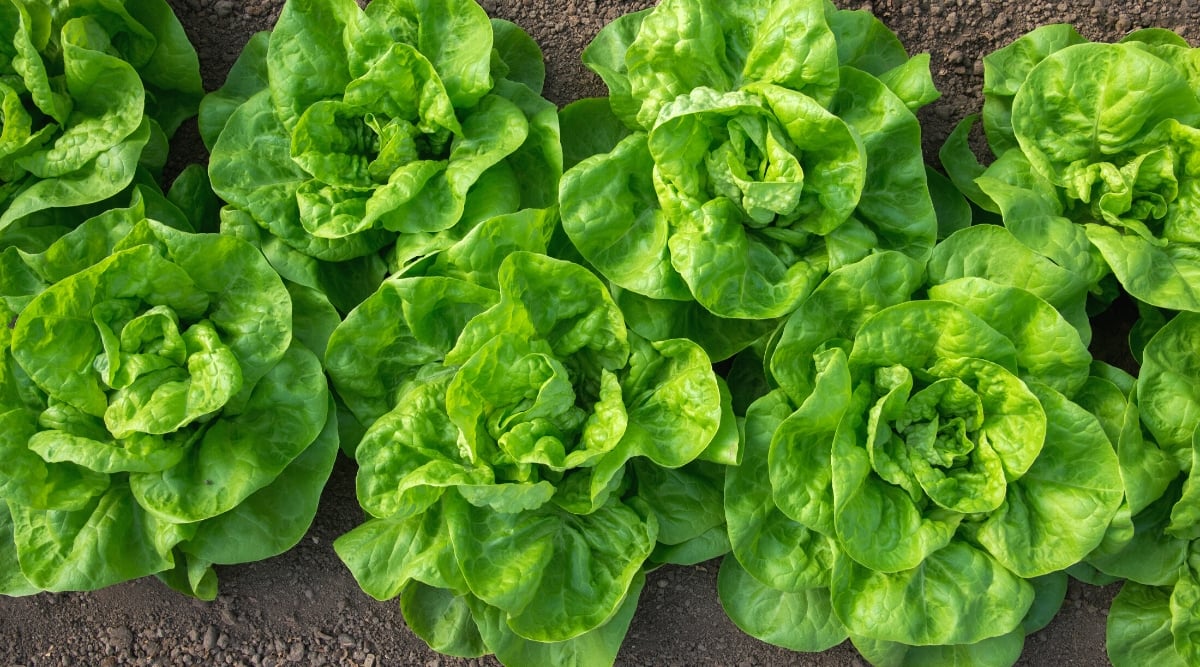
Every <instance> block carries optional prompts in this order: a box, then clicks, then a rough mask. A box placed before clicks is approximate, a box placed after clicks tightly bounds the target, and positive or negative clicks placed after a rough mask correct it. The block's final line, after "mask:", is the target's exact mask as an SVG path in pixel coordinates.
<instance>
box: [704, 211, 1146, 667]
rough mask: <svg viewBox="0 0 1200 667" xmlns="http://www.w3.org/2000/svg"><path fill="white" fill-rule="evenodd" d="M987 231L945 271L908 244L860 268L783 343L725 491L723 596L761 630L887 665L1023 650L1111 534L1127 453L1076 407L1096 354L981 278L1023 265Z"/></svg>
mask: <svg viewBox="0 0 1200 667" xmlns="http://www.w3.org/2000/svg"><path fill="white" fill-rule="evenodd" d="M993 229H995V230H997V231H998V232H1000V233H1006V232H1004V230H1003V229H1002V228H993ZM983 233H986V229H985V228H983V227H975V228H968V229H966V230H963V231H961V232H958V233H957V234H956V235H953V236H951V237H950V238H949V239H948V240H947V241H946V242H944V243H946V244H948V245H946V246H945V248H944V249H943V248H942V246H939V248H938V249H935V250H934V253H933V257H932V258H931V260H930V264H929V266H930V267H931V268H930V270H929V274H928V281H926V280H925V279H924V271H923V270H922V267H921V265H920V264H919V263H916V262H913V261H912V260H911V259H910V258H908V257H906V256H904V255H902V254H900V253H897V252H880V253H876V254H874V255H871V256H869V257H867V258H866V259H863V260H861V261H860V262H858V263H855V264H851V265H848V266H845V267H842V268H839V269H838V270H836V271H834V272H832V273H831V274H830V275H829V277H828V278H826V280H825V281H823V282H822V283H821V285H820V286H818V287H817V288H816V289H815V290H814V291H813V292H812V293H811V294H810V295H809V297H808V298H807V299H806V300H805V301H804V302H803V303H802V304H801V306H800V307H799V309H797V310H796V311H795V313H793V315H792V316H790V317H789V318H788V319H787V321H786V323H785V324H784V326H783V327H782V328H781V330H780V331H779V333H778V334H777V335H776V336H775V338H774V339H773V341H772V344H771V346H770V347H769V348H768V357H767V359H768V364H769V371H770V375H771V377H772V378H773V379H774V380H775V381H776V382H777V384H778V386H777V388H776V389H774V390H773V391H771V392H770V393H768V394H767V395H766V396H764V397H762V398H760V399H759V400H757V401H755V402H754V403H753V404H752V405H751V406H750V408H749V410H748V412H747V415H746V423H745V434H746V436H745V444H744V454H743V463H742V465H741V466H740V467H737V468H731V469H729V471H728V473H727V477H726V488H725V498H726V501H725V502H726V515H727V520H728V524H729V532H730V540H731V543H732V555H731V556H730V557H727V558H726V559H725V561H724V563H723V564H722V568H721V573H720V580H719V592H720V595H721V599H722V603H723V604H724V606H725V608H726V610H727V611H728V613H729V614H730V616H731V617H732V618H733V619H734V621H735V622H737V623H738V625H739V626H741V627H742V628H743V629H745V630H746V631H747V632H750V633H751V634H753V635H755V636H758V637H760V638H762V639H764V640H766V641H770V642H773V643H776V644H780V645H783V646H787V647H790V648H794V649H797V650H804V651H818V650H824V649H825V648H828V647H830V646H832V645H834V644H837V643H839V642H841V641H842V640H843V639H845V638H846V637H849V638H850V639H851V640H852V641H853V642H854V644H855V646H856V647H857V648H858V649H859V651H860V652H861V653H862V654H863V655H864V656H865V657H866V658H867V659H868V660H870V661H871V662H873V663H876V664H941V663H946V664H951V663H952V664H966V663H970V664H1011V663H1012V662H1014V661H1015V660H1016V658H1017V656H1018V655H1019V654H1020V651H1021V647H1022V645H1023V641H1024V636H1025V633H1026V632H1029V631H1032V630H1034V629H1036V628H1038V627H1040V626H1041V625H1042V624H1044V623H1045V622H1046V621H1048V620H1049V617H1050V616H1052V615H1053V612H1054V611H1055V610H1056V609H1057V605H1058V603H1060V602H1061V600H1062V595H1063V594H1064V593H1065V586H1066V575H1065V574H1063V573H1062V571H1063V570H1064V569H1065V568H1067V567H1069V566H1072V565H1075V564H1076V563H1078V562H1080V561H1081V560H1083V559H1084V558H1085V557H1086V556H1088V554H1089V553H1091V552H1092V551H1093V550H1094V549H1095V548H1096V547H1097V546H1098V545H1099V544H1100V543H1101V541H1102V540H1103V539H1104V537H1105V535H1106V534H1107V531H1108V529H1109V526H1110V524H1111V523H1112V520H1113V518H1114V517H1115V516H1116V513H1117V510H1118V508H1119V506H1120V504H1121V500H1122V497H1123V486H1122V483H1121V475H1120V470H1119V466H1118V460H1117V455H1116V453H1115V451H1114V449H1113V446H1112V444H1111V443H1110V440H1109V437H1108V434H1107V433H1106V431H1105V429H1104V427H1103V425H1102V423H1101V421H1100V420H1099V419H1098V418H1097V417H1096V416H1094V415H1093V414H1092V413H1090V412H1089V411H1087V410H1086V409H1084V408H1083V407H1082V406H1081V405H1079V404H1078V403H1076V402H1075V401H1074V400H1072V397H1074V396H1075V395H1076V394H1078V393H1079V392H1080V391H1081V390H1082V388H1083V387H1084V386H1085V384H1086V383H1087V381H1088V378H1089V377H1090V374H1091V356H1090V355H1089V354H1088V352H1087V348H1086V346H1085V345H1084V343H1083V340H1082V338H1081V337H1080V335H1079V333H1078V331H1077V329H1076V328H1075V327H1074V326H1072V325H1071V324H1070V323H1069V322H1068V321H1067V320H1066V319H1065V318H1064V317H1063V316H1062V315H1061V314H1060V313H1059V311H1058V310H1057V309H1056V308H1055V307H1053V306H1052V305H1051V304H1050V303H1049V302H1048V301H1046V300H1045V299H1043V298H1041V297H1039V296H1037V295H1036V294H1034V293H1033V292H1031V291H1029V290H1027V289H1024V288H1022V287H1020V286H1017V285H1015V284H1014V283H1015V281H1014V280H1010V279H1009V278H1010V277H1006V276H1003V275H998V276H997V279H996V280H992V279H990V278H988V277H987V276H986V275H980V274H986V273H988V271H987V264H986V262H996V263H998V264H1002V263H1004V261H1005V260H1004V258H1003V257H994V256H993V254H994V252H995V250H994V249H992V248H988V249H986V251H977V252H975V253H969V252H964V250H965V249H968V248H973V247H976V243H975V242H970V241H972V239H974V240H975V241H978V240H980V239H986V238H987V237H986V236H981V234H983ZM960 235H962V236H960ZM1016 245H1017V246H1020V244H1019V243H1017V244H1016ZM1023 261H1025V260H1022V259H1021V258H1020V257H1019V256H1014V258H1013V263H1019V262H1023ZM1026 266H1027V267H1029V268H1032V267H1033V266H1034V265H1032V264H1027V265H1026ZM1019 278H1020V279H1022V280H1028V281H1029V282H1030V283H1037V282H1039V281H1038V280H1031V279H1029V277H1028V276H1027V275H1020V276H1019ZM1040 282H1041V283H1042V284H1049V282H1050V281H1049V280H1045V279H1042V280H1041V281H1040Z"/></svg>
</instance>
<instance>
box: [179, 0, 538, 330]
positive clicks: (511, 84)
mask: <svg viewBox="0 0 1200 667" xmlns="http://www.w3.org/2000/svg"><path fill="white" fill-rule="evenodd" d="M543 78H544V66H543V64H542V61H541V52H540V50H539V49H538V48H537V46H536V45H535V44H534V43H533V41H532V40H531V39H530V38H529V37H528V35H526V34H525V33H524V32H523V31H521V30H520V29H519V28H517V27H516V26H515V25H513V24H511V23H508V22H504V21H490V20H489V19H488V17H487V14H486V13H484V11H483V9H482V8H480V7H479V6H478V5H477V4H475V2H474V1H473V0H452V1H450V2H427V1H425V0H377V1H376V2H372V3H371V4H370V5H369V6H368V7H367V8H366V10H365V11H364V10H363V9H360V8H359V6H358V5H357V4H356V3H355V2H354V0H289V2H287V3H286V4H285V5H284V7H283V10H282V12H281V13H280V16H279V20H278V22H277V23H276V24H275V27H274V29H273V30H272V31H271V32H270V33H269V34H266V33H264V34H260V35H258V36H256V37H255V38H254V39H252V40H251V41H250V43H249V44H248V45H247V47H246V48H245V50H244V51H243V53H242V55H241V58H240V59H239V61H238V62H237V64H236V65H235V66H234V67H233V69H232V70H231V72H230V74H229V78H228V80H227V81H226V83H225V86H224V87H223V88H221V89H220V90H218V91H216V92H214V93H212V94H211V95H209V96H208V97H207V98H206V99H205V101H204V104H203V106H202V109H201V116H200V128H201V132H202V135H203V137H204V139H205V141H206V143H207V144H208V145H209V146H210V149H211V152H212V158H211V160H210V162H209V173H210V176H211V179H212V184H213V188H214V190H215V191H216V192H217V194H218V195H220V196H221V197H222V198H223V199H224V200H225V201H227V202H228V203H229V204H230V210H229V212H228V213H227V215H231V216H233V217H234V220H233V221H231V222H230V224H231V225H232V226H235V227H243V228H244V227H245V224H246V223H247V222H250V223H253V224H254V225H257V226H258V227H260V228H261V229H262V230H263V231H264V232H265V235H264V236H265V237H266V238H264V239H263V241H262V243H263V244H264V250H265V251H267V252H268V254H270V255H271V256H272V262H273V264H274V265H275V266H276V267H277V268H278V269H279V270H280V271H281V272H282V273H283V274H284V275H285V276H286V277H289V278H292V279H294V280H297V281H298V282H304V283H306V284H310V285H311V286H313V287H318V288H320V289H322V290H323V291H325V292H327V293H328V294H329V295H330V298H331V300H332V301H333V302H334V303H335V305H337V306H338V307H339V308H340V309H342V310H348V309H349V307H352V306H353V305H355V304H356V303H357V302H358V301H359V300H361V298H362V297H363V296H365V295H366V294H369V293H370V292H371V291H372V290H373V289H374V288H375V287H376V286H377V285H378V283H379V281H380V280H381V279H382V276H383V275H384V272H385V266H384V260H383V258H384V256H385V255H386V256H388V257H389V258H390V263H391V268H392V269H393V270H394V269H397V268H400V267H403V266H404V265H406V264H407V263H409V262H410V261H413V260H415V259H418V258H420V257H422V256H424V255H426V254H428V253H430V252H432V251H434V250H437V249H440V248H442V247H445V246H446V245H449V244H450V243H452V242H453V240H456V239H457V238H458V237H461V236H462V234H463V232H461V231H456V229H457V226H458V225H459V224H460V222H463V221H467V222H477V221H479V220H482V219H484V218H486V217H489V216H492V215H496V214H500V213H507V212H513V211H516V210H518V209H521V208H526V207H539V208H540V207H546V206H550V205H553V204H554V196H555V192H556V188H557V184H558V178H559V175H560V174H561V171H562V157H561V149H560V148H559V142H558V121H557V113H556V110H555V108H554V105H553V104H551V103H550V102H548V101H546V100H545V99H543V98H542V97H541V96H540V95H539V93H540V91H541V86H542V80H543ZM315 263H318V264H315ZM330 263H336V264H333V265H330ZM314 266H315V267H316V268H314ZM346 275H353V276H354V279H353V280H345V279H344V276H346ZM313 276H316V278H313ZM318 280H319V281H320V282H319V283H317V284H313V283H315V282H316V281H318Z"/></svg>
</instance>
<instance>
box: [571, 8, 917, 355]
mask: <svg viewBox="0 0 1200 667" xmlns="http://www.w3.org/2000/svg"><path fill="white" fill-rule="evenodd" d="M584 62H585V63H586V64H587V65H588V66H589V67H590V68H592V69H593V70H595V71H596V72H597V73H599V74H600V76H601V77H603V79H604V81H605V82H606V84H607V85H608V89H609V98H608V99H609V105H607V107H605V106H604V105H598V104H596V103H594V102H592V101H589V102H584V103H581V104H579V105H577V106H575V107H569V108H568V109H567V110H564V112H563V121H562V122H563V124H564V126H568V125H569V126H570V127H571V128H574V130H575V131H572V132H567V131H564V143H565V144H567V147H566V148H564V151H565V152H567V153H568V154H569V155H571V156H572V159H575V158H578V159H579V160H580V161H579V163H578V164H575V165H574V166H573V167H571V168H570V169H569V170H568V172H567V173H566V174H565V175H564V178H563V183H562V187H561V188H560V190H561V192H560V204H561V207H562V218H563V227H564V229H565V231H566V233H567V235H568V236H569V237H570V240H571V241H572V242H573V243H574V245H575V246H576V247H577V248H578V251H579V253H580V254H581V255H582V256H583V258H584V259H585V260H586V261H587V262H589V263H590V264H591V265H592V266H594V267H595V268H596V269H597V270H598V271H599V272H600V273H601V274H602V275H603V276H604V277H605V278H606V279H608V280H610V281H612V283H614V284H615V285H617V286H618V287H620V288H621V290H622V292H621V300H622V301H621V303H622V307H627V306H628V308H629V309H635V310H637V311H639V312H640V311H646V312H647V313H648V314H649V316H647V317H639V318H637V320H636V321H635V323H634V326H635V327H637V328H638V330H639V331H640V332H642V333H644V334H646V335H648V336H652V337H653V336H660V335H663V334H665V333H677V334H680V335H687V336H689V337H692V338H694V339H695V340H698V341H701V342H703V343H704V344H705V345H706V348H707V349H709V350H710V352H713V353H714V355H715V356H717V357H723V356H727V355H729V354H731V353H733V352H736V351H737V350H738V349H739V348H740V347H744V346H745V345H746V344H748V343H749V342H750V341H752V340H754V339H755V338H757V337H759V336H761V335H762V334H763V333H765V332H766V331H768V330H769V329H770V328H771V326H772V325H773V324H775V323H776V321H777V320H778V318H782V317H783V316H785V315H787V314H788V313H789V312H791V311H792V310H793V309H795V308H796V307H797V306H798V305H799V304H800V302H801V301H802V300H803V299H804V298H805V297H806V296H807V295H808V294H809V293H810V292H811V291H812V290H813V288H815V287H816V285H817V284H818V283H819V282H820V281H821V279H822V278H823V277H824V276H825V275H826V274H828V273H829V272H830V271H832V270H835V269H837V268H838V267H840V266H844V265H847V264H851V263H853V262H855V261H857V260H859V259H862V258H863V257H864V256H866V255H868V254H869V253H871V252H874V251H876V250H879V249H886V250H896V251H899V252H902V253H904V254H906V255H908V256H911V257H913V258H914V259H917V260H919V261H923V260H924V259H926V258H927V257H928V254H929V251H930V249H931V248H932V246H933V243H934V240H935V237H936V234H937V222H936V218H935V215H934V209H933V204H932V201H931V199H930V195H929V190H928V185H927V181H926V175H925V168H924V161H923V159H922V155H921V131H920V127H919V124H918V122H917V119H916V117H915V116H914V115H913V113H914V110H916V109H917V108H919V107H921V106H923V105H924V104H926V103H928V102H930V101H932V100H933V99H934V98H936V97H937V92H936V90H934V88H933V85H932V81H931V79H930V74H929V67H928V57H927V56H920V57H916V58H909V57H908V55H907V54H906V53H905V51H904V48H903V47H902V46H901V45H900V43H899V41H898V40H897V39H896V37H895V35H894V34H892V33H891V32H890V31H889V30H887V28H885V27H884V26H883V25H882V24H881V23H879V21H878V20H877V19H875V18H874V17H872V16H871V15H870V14H868V13H866V12H849V11H840V10H836V9H834V8H833V7H832V6H831V5H829V4H828V3H826V2H822V1H821V0H756V1H754V2H739V3H732V4H731V3H718V2H710V1H707V0H666V1H665V2H663V3H661V4H659V5H658V6H657V7H655V8H653V9H650V10H645V11H642V12H637V13H633V14H629V15H626V16H624V17H622V18H620V19H617V20H616V21H614V22H613V23H611V24H609V25H608V26H606V27H605V28H604V29H603V30H601V32H600V33H599V34H598V35H597V36H596V38H595V40H593V42H592V43H591V44H590V45H589V46H588V48H587V49H586V50H585V52H584ZM621 128H623V129H621ZM576 135H578V136H576ZM614 140H615V141H616V143H615V145H612V142H613V141H614Z"/></svg>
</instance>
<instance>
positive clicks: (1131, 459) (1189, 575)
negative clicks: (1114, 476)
mask: <svg viewBox="0 0 1200 667" xmlns="http://www.w3.org/2000/svg"><path fill="white" fill-rule="evenodd" d="M1198 340H1200V317H1198V316H1197V315H1196V314H1195V313H1190V312H1185V313H1180V314H1178V315H1176V316H1175V317H1174V318H1173V319H1171V320H1170V321H1169V322H1166V323H1165V324H1164V325H1163V326H1162V328H1160V329H1159V330H1158V331H1157V333H1155V334H1154V335H1153V337H1151V338H1150V340H1149V342H1148V343H1147V344H1146V347H1145V351H1144V354H1143V358H1142V365H1141V369H1140V370H1139V373H1138V377H1137V379H1136V380H1135V379H1134V378H1133V377H1132V376H1130V375H1128V374H1125V373H1121V372H1112V371H1110V372H1108V373H1106V374H1105V376H1104V377H1103V378H1093V379H1092V381H1091V384H1090V385H1089V387H1088V388H1087V393H1088V402H1089V403H1090V404H1091V406H1090V409H1091V410H1092V411H1093V412H1095V413H1096V414H1097V415H1100V416H1101V418H1102V419H1103V421H1104V422H1105V428H1106V429H1107V430H1108V431H1109V433H1110V438H1111V439H1112V441H1113V442H1114V443H1115V444H1116V447H1117V455H1118V457H1119V459H1120V464H1121V475H1122V478H1123V480H1124V483H1125V501H1124V503H1123V506H1122V508H1121V511H1120V513H1119V514H1118V517H1117V520H1115V521H1114V522H1113V525H1112V527H1111V528H1110V530H1109V534H1108V535H1107V536H1106V537H1105V540H1104V542H1103V543H1102V544H1101V545H1100V546H1099V547H1098V548H1097V549H1096V550H1095V551H1094V552H1092V554H1090V555H1089V557H1088V558H1087V561H1086V563H1085V566H1084V567H1083V568H1081V569H1080V570H1079V571H1078V576H1079V577H1080V578H1082V579H1084V580H1086V581H1090V582H1092V583H1100V584H1104V583H1109V582H1112V581H1116V580H1124V583H1123V584H1122V585H1121V591H1120V593H1118V594H1117V596H1116V598H1115V599H1114V600H1113V603H1112V608H1111V609H1110V611H1109V614H1108V641H1107V647H1108V655H1109V659H1110V660H1112V662H1113V664H1114V665H1117V666H1118V667H1126V666H1130V667H1131V666H1133V665H1146V664H1161V665H1164V666H1167V665H1170V666H1172V667H1175V666H1178V667H1183V666H1185V665H1195V664H1198V663H1200V652H1198V648H1197V647H1200V644H1198V643H1197V641H1196V637H1197V636H1198V633H1200V612H1198V611H1197V610H1198V608H1200V607H1198V605H1200V482H1197V477H1196V474H1195V473H1196V469H1197V457H1200V453H1198V452H1200V448H1197V446H1196V438H1197V426H1198V425H1200V392H1198V391H1197V388H1196V387H1197V382H1196V379H1197V377H1200V352H1198V351H1197V350H1198V349H1200V348H1197V341H1198ZM1072 572H1073V573H1076V571H1074V570H1073V571H1072Z"/></svg>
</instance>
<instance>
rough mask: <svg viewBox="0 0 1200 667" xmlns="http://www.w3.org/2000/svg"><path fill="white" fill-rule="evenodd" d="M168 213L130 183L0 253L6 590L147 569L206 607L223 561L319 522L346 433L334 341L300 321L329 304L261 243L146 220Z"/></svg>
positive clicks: (78, 584)
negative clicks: (41, 235) (335, 390)
mask: <svg viewBox="0 0 1200 667" xmlns="http://www.w3.org/2000/svg"><path fill="white" fill-rule="evenodd" d="M171 208H173V207H172V205H171V204H169V203H168V202H167V201H166V200H165V199H162V198H161V196H158V197H157V198H156V197H155V196H153V195H152V193H150V192H149V191H143V190H135V198H134V200H133V203H132V205H131V206H130V207H128V208H123V209H112V210H109V211H107V212H106V213H104V214H102V215H100V216H97V217H94V218H91V219H89V220H87V221H85V222H83V223H82V224H80V225H78V226H77V227H75V228H74V229H73V230H72V231H71V232H69V233H67V234H65V235H64V236H62V237H61V238H60V239H59V240H58V241H56V242H55V243H54V244H52V245H51V246H49V248H47V249H46V250H45V251H44V252H40V253H28V252H24V251H21V250H19V249H18V248H17V247H15V246H11V247H9V248H7V249H6V250H5V251H4V252H3V253H0V268H2V270H0V297H2V299H0V314H2V315H3V319H4V320H5V322H6V326H4V327H0V422H2V424H0V457H3V459H4V461H5V465H4V466H3V469H2V470H0V536H2V537H3V539H2V540H0V570H3V571H4V573H5V574H4V578H3V579H0V585H2V588H0V592H4V593H6V594H19V593H29V592H34V591H37V590H51V591H64V590H92V589H97V588H101V587H104V586H108V585H110V584H115V583H118V582H121V581H125V580H128V579H133V578H137V577H142V576H146V575H151V574H153V575H157V576H159V577H160V578H162V579H163V580H164V581H166V582H167V583H168V584H170V585H171V586H172V587H175V588H177V589H179V590H181V591H184V592H187V593H190V594H192V595H196V596H198V597H201V598H207V599H211V598H212V597H214V596H215V595H216V576H215V574H214V572H213V569H212V565H213V564H214V563H237V562H245V561H249V560H258V559H262V558H266V557H269V556H272V555H275V554H277V553H280V552H282V551H283V550H285V549H287V548H289V547H291V546H292V545H293V544H295V543H296V542H297V541H298V540H299V539H300V538H301V537H302V536H303V534H304V532H305V531H306V530H307V528H308V526H309V524H310V522H311V520H312V517H313V515H314V513H315V511H316V504H317V500H318V499H319V497H320V492H321V489H322V488H323V486H324V483H325V480H326V478H327V477H328V475H329V472H330V470H331V468H332V465H333V459H334V456H335V455H336V452H337V446H338V441H337V427H336V421H335V420H334V412H333V411H332V409H331V404H332V399H331V396H330V392H329V389H328V386H327V382H326V379H325V375H324V373H323V370H322V367H321V362H320V358H319V357H318V356H317V354H316V353H314V352H313V350H314V349H323V347H324V341H323V340H319V339H315V340H314V339H311V338H305V337H303V336H301V335H300V333H299V332H298V331H296V330H294V327H293V323H294V322H297V321H303V320H311V319H315V318H320V317H322V314H321V312H320V311H316V312H306V311H305V309H304V307H303V306H304V303H305V300H304V299H303V298H302V296H303V295H300V297H297V298H293V295H292V294H291V293H289V291H288V289H287V288H285V286H284V284H283V282H282V280H281V279H280V278H279V276H278V274H277V273H276V272H275V271H274V270H273V269H272V268H271V266H270V265H269V264H268V263H267V261H266V260H265V258H264V257H263V256H262V254H261V253H260V252H259V251H258V250H257V249H255V248H254V247H253V246H251V245H250V244H248V243H245V242H244V241H241V240H239V239H236V238H233V237H229V236H221V235H217V234H198V233H193V232H191V231H190V230H188V229H181V228H178V227H174V226H171V225H168V224H163V223H162V222H159V221H156V220H153V219H149V218H147V212H148V211H162V212H167V211H169V210H170V209H171ZM155 216H156V217H161V218H162V219H164V220H168V221H170V222H172V223H174V224H178V225H179V226H181V227H187V218H186V217H185V216H184V215H183V214H182V213H181V212H179V211H178V209H175V210H174V215H162V216H159V215H158V214H157V213H155ZM325 317H327V318H328V317H332V318H333V321H334V322H336V314H335V313H333V311H331V310H330V311H326V312H325ZM326 329H332V325H328V326H327V327H326Z"/></svg>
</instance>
